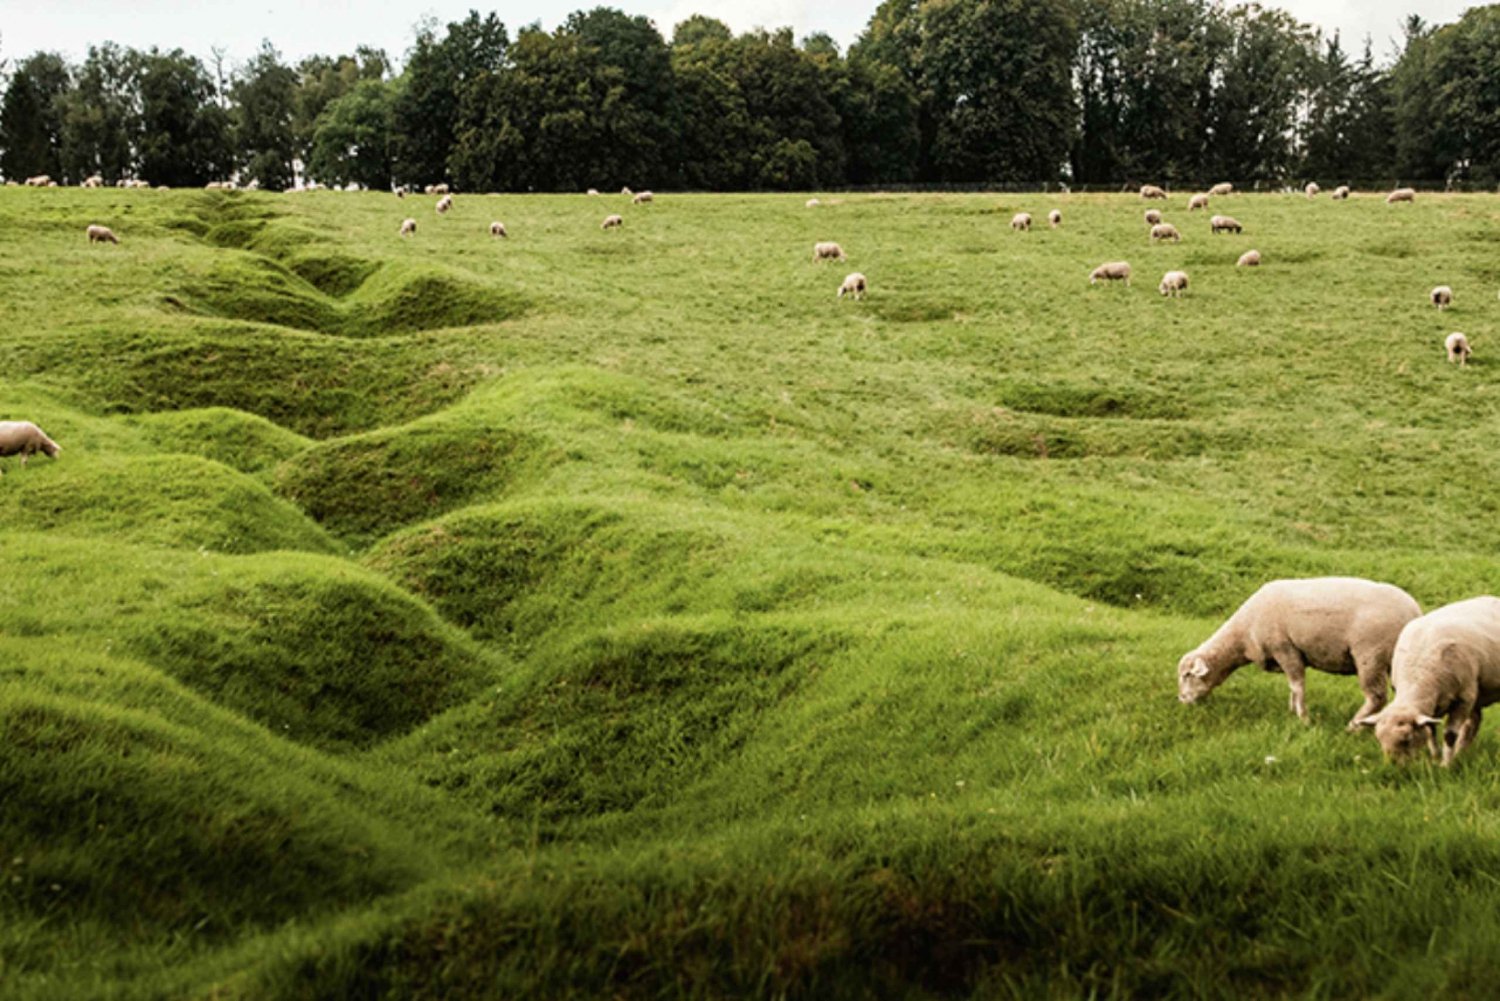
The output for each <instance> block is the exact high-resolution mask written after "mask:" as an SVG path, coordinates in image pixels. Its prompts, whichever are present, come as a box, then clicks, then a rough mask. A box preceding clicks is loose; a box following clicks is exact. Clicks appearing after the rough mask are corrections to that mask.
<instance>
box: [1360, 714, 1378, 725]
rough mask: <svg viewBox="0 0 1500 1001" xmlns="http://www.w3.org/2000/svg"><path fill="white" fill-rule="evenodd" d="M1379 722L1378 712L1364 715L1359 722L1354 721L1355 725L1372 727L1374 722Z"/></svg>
mask: <svg viewBox="0 0 1500 1001" xmlns="http://www.w3.org/2000/svg"><path fill="white" fill-rule="evenodd" d="M1379 722H1380V714H1379V713H1375V714H1374V715H1372V716H1366V717H1365V718H1364V719H1362V720H1360V721H1359V722H1357V723H1355V724H1354V725H1355V726H1370V727H1373V726H1374V725H1375V724H1376V723H1379Z"/></svg>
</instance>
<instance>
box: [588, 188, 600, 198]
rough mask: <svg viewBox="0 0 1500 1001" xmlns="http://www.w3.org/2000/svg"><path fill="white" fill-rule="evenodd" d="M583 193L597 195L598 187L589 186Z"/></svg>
mask: <svg viewBox="0 0 1500 1001" xmlns="http://www.w3.org/2000/svg"><path fill="white" fill-rule="evenodd" d="M585 194H588V195H593V196H597V195H598V194H599V189H598V188H589V189H588V191H586V192H585Z"/></svg>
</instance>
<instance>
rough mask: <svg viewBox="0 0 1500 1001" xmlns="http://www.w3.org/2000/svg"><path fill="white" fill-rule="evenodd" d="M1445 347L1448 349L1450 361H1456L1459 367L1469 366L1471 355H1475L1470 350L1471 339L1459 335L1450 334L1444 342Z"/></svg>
mask: <svg viewBox="0 0 1500 1001" xmlns="http://www.w3.org/2000/svg"><path fill="white" fill-rule="evenodd" d="M1443 347H1445V348H1447V349H1448V360H1449V361H1450V362H1455V361H1456V362H1458V363H1459V365H1467V364H1469V355H1471V354H1473V353H1474V352H1473V351H1472V350H1470V348H1469V339H1468V338H1467V337H1465V336H1464V335H1463V334H1459V333H1452V334H1449V335H1448V337H1447V338H1446V339H1445V340H1444V341H1443Z"/></svg>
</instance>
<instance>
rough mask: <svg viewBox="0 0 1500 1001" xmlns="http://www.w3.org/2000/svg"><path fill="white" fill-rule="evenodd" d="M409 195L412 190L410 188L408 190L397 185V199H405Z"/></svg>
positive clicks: (403, 186)
mask: <svg viewBox="0 0 1500 1001" xmlns="http://www.w3.org/2000/svg"><path fill="white" fill-rule="evenodd" d="M409 194H411V189H410V188H408V187H407V186H406V185H404V184H401V185H397V187H396V197H397V198H405V197H406V196H407V195H409Z"/></svg>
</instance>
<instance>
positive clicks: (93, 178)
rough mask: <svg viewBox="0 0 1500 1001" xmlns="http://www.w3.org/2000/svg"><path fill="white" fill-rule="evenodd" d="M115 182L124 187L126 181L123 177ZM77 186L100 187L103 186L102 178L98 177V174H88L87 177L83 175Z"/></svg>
mask: <svg viewBox="0 0 1500 1001" xmlns="http://www.w3.org/2000/svg"><path fill="white" fill-rule="evenodd" d="M117 183H118V184H119V186H120V187H122V188H123V187H126V182H125V180H124V179H121V180H120V181H118V182H117ZM78 186H79V187H80V188H102V187H104V178H102V177H100V176H99V175H98V174H90V175H89V176H88V177H85V178H84V179H83V183H81V184H79V185H78Z"/></svg>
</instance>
